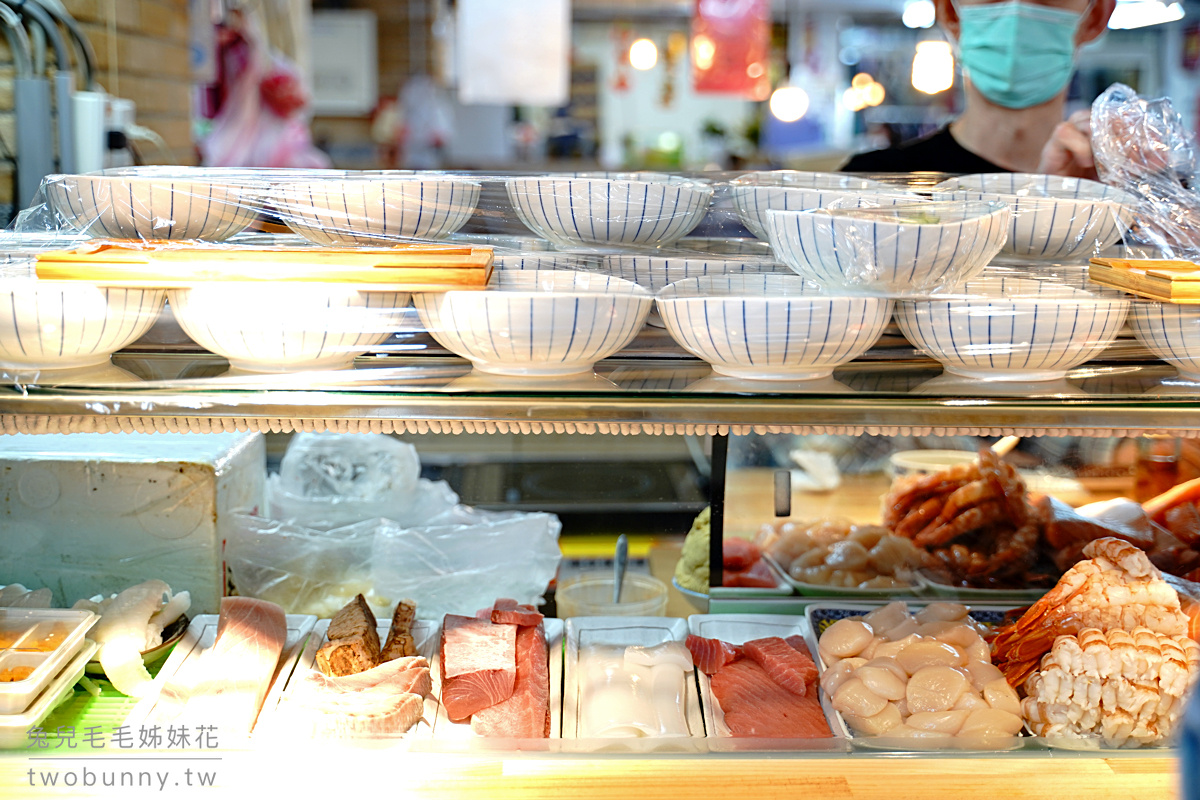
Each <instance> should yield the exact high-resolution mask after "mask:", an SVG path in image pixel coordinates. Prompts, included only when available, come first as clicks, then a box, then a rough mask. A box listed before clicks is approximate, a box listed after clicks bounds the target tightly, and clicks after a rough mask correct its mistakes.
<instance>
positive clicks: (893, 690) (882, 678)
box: [854, 666, 908, 700]
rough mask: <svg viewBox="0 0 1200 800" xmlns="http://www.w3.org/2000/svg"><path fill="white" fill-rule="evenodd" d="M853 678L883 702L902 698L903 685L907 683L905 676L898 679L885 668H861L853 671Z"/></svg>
mask: <svg viewBox="0 0 1200 800" xmlns="http://www.w3.org/2000/svg"><path fill="white" fill-rule="evenodd" d="M854 676H855V677H856V678H858V679H859V680H860V681H862V682H863V683H864V684H866V686H867V688H868V689H870V690H871V691H872V692H874V693H875V694H877V695H879V696H880V697H882V698H884V699H885V700H899V699H900V698H902V697H904V684H905V683H907V682H908V677H907V676H905V677H904V678H899V677H897V676H896V673H894V672H892V671H891V670H890V669H888V668H886V667H869V666H862V667H859V668H858V669H856V670H855V671H854Z"/></svg>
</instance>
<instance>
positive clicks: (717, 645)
mask: <svg viewBox="0 0 1200 800" xmlns="http://www.w3.org/2000/svg"><path fill="white" fill-rule="evenodd" d="M685 644H687V649H688V650H690V651H691V652H692V663H693V664H695V665H696V669H698V670H700V671H701V672H703V673H704V674H705V675H712V674H714V673H715V672H716V671H717V670H719V669H720V668H721V667H723V666H725V665H726V664H728V663H729V662H730V661H733V660H735V659H738V658H741V657H742V649H741V648H740V647H735V646H734V645H731V644H729V643H728V642H722V641H721V640H720V639H705V638H704V637H703V636H696V635H694V634H691V633H689V634H688V637H687V640H686V641H685Z"/></svg>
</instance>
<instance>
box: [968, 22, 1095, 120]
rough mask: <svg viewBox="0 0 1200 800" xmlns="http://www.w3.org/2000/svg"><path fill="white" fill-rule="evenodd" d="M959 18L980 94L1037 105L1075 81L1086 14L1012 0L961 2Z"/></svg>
mask: <svg viewBox="0 0 1200 800" xmlns="http://www.w3.org/2000/svg"><path fill="white" fill-rule="evenodd" d="M958 19H959V25H960V30H959V36H958V49H959V58H960V60H961V61H962V65H963V69H964V70H965V71H966V73H967V77H969V78H970V79H971V83H972V85H974V86H975V88H976V89H978V90H979V92H980V94H982V95H983V96H984V97H986V98H987V99H988V100H991V101H992V102H993V103H995V104H996V105H1000V106H1004V107H1005V108H1029V107H1030V106H1036V105H1038V104H1039V103H1044V102H1046V101H1047V100H1049V99H1050V98H1052V97H1054V96H1055V95H1056V94H1058V93H1059V92H1061V91H1062V90H1063V89H1064V88H1066V85H1067V83H1068V82H1069V81H1070V80H1071V73H1072V72H1074V70H1075V32H1076V31H1077V30H1078V29H1079V23H1080V21H1081V20H1082V19H1083V15H1082V14H1079V13H1077V12H1075V11H1067V10H1064V9H1061V8H1048V7H1046V6H1039V5H1034V4H1031V3H1022V2H1020V0H1007V1H1006V2H1001V3H984V4H982V5H959V6H958Z"/></svg>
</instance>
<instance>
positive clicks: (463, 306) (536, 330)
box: [413, 270, 653, 375]
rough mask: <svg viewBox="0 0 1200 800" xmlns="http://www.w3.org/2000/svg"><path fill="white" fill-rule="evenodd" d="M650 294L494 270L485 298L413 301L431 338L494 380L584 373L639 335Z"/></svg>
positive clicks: (462, 294) (576, 276) (436, 296)
mask: <svg viewBox="0 0 1200 800" xmlns="http://www.w3.org/2000/svg"><path fill="white" fill-rule="evenodd" d="M652 303H653V295H651V294H650V292H648V291H646V290H645V289H643V288H642V287H640V286H638V285H637V284H635V283H630V282H629V281H624V280H621V279H620V278H614V277H612V276H609V275H603V274H599V273H593V272H572V271H570V270H553V271H541V270H520V271H505V272H496V273H493V275H492V281H491V283H490V284H489V288H488V290H487V291H484V292H472V291H450V292H428V293H420V294H416V295H414V298H413V304H414V305H415V306H416V307H417V312H418V313H419V314H420V315H421V322H422V323H424V325H425V327H426V329H427V330H428V331H429V333H430V335H432V336H433V338H434V339H436V340H437V341H438V342H440V343H441V344H442V346H444V347H445V348H446V349H447V350H450V351H451V352H453V353H455V354H457V355H459V356H462V357H463V358H466V359H469V360H470V361H471V362H472V364H474V366H475V368H476V369H479V370H481V371H483V372H491V373H496V374H499V375H570V374H574V373H577V372H586V371H588V370H590V369H591V368H592V365H593V364H594V363H595V362H597V361H599V360H600V359H602V358H607V357H608V356H611V355H612V354H613V353H616V352H617V351H618V350H620V349H621V348H623V347H625V345H627V344H629V343H630V342H631V341H633V338H634V337H635V336H636V335H637V333H638V331H639V330H641V328H642V326H643V325H644V323H645V322H646V316H647V315H648V314H649V313H650V306H651V304H652Z"/></svg>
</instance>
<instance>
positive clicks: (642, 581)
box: [555, 571, 667, 619]
mask: <svg viewBox="0 0 1200 800" xmlns="http://www.w3.org/2000/svg"><path fill="white" fill-rule="evenodd" d="M612 595H613V575H612V572H611V571H603V572H586V573H584V574H582V575H580V576H579V577H577V578H573V579H571V580H568V581H567V582H565V583H564V584H563V585H562V586H560V587H558V591H557V592H556V593H555V602H557V603H558V616H559V618H560V619H567V618H569V617H663V616H666V614H667V585H666V584H665V583H663V582H662V581H660V580H659V579H658V578H655V577H653V576H651V575H644V574H641V573H636V572H627V573H625V585H624V588H623V589H622V590H621V602H620V603H614V602H613V601H612Z"/></svg>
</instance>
